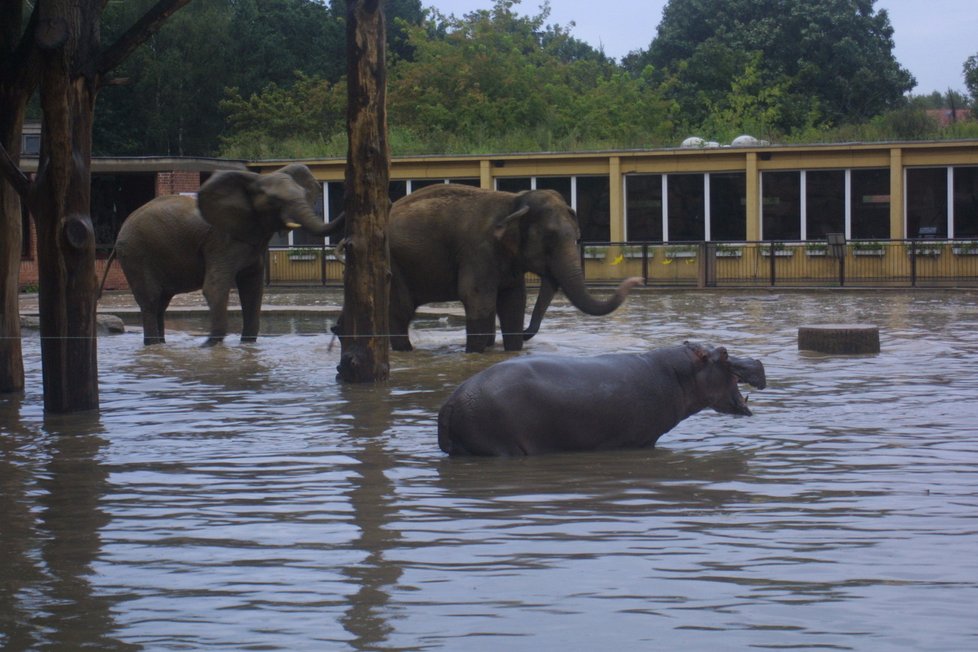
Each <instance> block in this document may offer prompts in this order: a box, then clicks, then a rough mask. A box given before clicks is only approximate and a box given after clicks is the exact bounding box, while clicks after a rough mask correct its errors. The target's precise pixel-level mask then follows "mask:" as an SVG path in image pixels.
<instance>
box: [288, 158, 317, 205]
mask: <svg viewBox="0 0 978 652" xmlns="http://www.w3.org/2000/svg"><path fill="white" fill-rule="evenodd" d="M278 172H280V173H282V174H285V175H288V176H289V177H291V178H292V180H293V181H295V182H296V183H297V184H299V185H300V186H302V189H303V190H305V191H306V201H308V202H309V205H310V206H316V205H317V204H318V203H319V202H321V201H322V198H323V188H322V186H321V185H320V183H319V182H318V181H316V177H314V176H313V175H312V171H311V170H309V168H307V167H306V166H305V165H303V164H302V163H291V164H289V165H286V166H285V167H284V168H282V169H280V170H278Z"/></svg>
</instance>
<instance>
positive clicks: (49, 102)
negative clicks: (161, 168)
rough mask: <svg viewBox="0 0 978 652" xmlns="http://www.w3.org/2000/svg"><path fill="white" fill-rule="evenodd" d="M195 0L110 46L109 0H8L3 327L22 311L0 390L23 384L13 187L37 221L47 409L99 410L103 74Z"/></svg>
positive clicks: (1, 80)
mask: <svg viewBox="0 0 978 652" xmlns="http://www.w3.org/2000/svg"><path fill="white" fill-rule="evenodd" d="M189 1H190V0H158V1H157V2H156V4H155V5H153V6H152V7H151V8H149V9H148V10H147V11H146V13H145V14H144V15H143V16H142V18H140V19H139V21H137V22H136V23H135V24H134V25H133V26H132V27H131V28H130V29H129V31H128V32H126V33H125V34H123V35H122V36H121V37H120V38H119V40H118V41H117V42H116V43H115V44H114V45H113V46H112V47H111V48H109V49H108V50H106V51H104V52H102V51H101V49H100V48H101V38H100V32H99V28H100V25H101V14H102V10H103V9H104V7H105V0H43V1H41V2H37V3H36V4H33V9H32V13H31V17H30V20H29V21H28V22H27V24H26V26H25V25H24V22H23V15H24V14H23V11H24V9H25V8H26V7H27V6H29V5H30V3H28V2H27V1H26V0H23V2H21V1H20V0H2V1H0V19H2V20H0V55H3V57H2V58H0V109H3V110H4V115H3V120H0V179H2V181H0V184H3V185H0V209H2V210H3V217H2V221H0V228H2V231H0V232H2V234H3V236H4V239H3V242H4V246H2V247H0V256H3V258H2V259H0V283H2V285H0V299H2V306H3V310H4V312H3V316H2V317H0V336H4V337H6V336H7V335H8V333H11V334H12V333H13V332H14V327H13V326H11V324H12V323H13V321H12V320H17V326H16V329H17V333H16V337H12V338H10V339H9V340H5V343H4V344H0V364H2V366H3V372H2V373H0V383H5V384H2V385H0V391H11V390H10V389H9V388H8V387H7V385H9V386H10V387H15V383H17V382H18V381H17V380H16V377H17V376H18V375H19V377H20V380H19V383H20V388H21V389H22V388H23V362H22V360H21V350H20V340H19V326H20V323H19V309H18V307H17V303H16V299H17V292H16V284H17V279H16V273H15V274H14V276H11V272H10V271H9V270H11V269H13V266H14V265H16V266H17V273H19V263H20V250H19V247H20V241H21V240H20V211H19V210H16V211H15V210H14V204H13V200H12V199H10V198H9V197H8V195H9V192H10V190H11V188H12V189H13V190H14V191H15V192H16V193H17V194H18V195H19V197H20V200H21V201H25V200H26V203H27V205H28V206H29V207H30V210H31V213H32V214H33V216H34V220H35V224H36V225H37V259H38V275H39V286H40V288H39V289H40V293H39V299H40V313H41V338H42V339H41V366H42V373H43V379H44V410H45V412H50V413H57V412H81V411H86V410H96V409H98V404H99V402H98V362H97V342H96V337H95V302H96V299H97V294H98V287H97V280H96V277H95V232H94V230H93V228H92V219H91V215H90V214H89V211H90V205H91V197H90V195H91V155H92V124H93V121H94V115H95V97H96V94H97V92H98V86H99V83H100V82H101V79H102V78H103V77H104V75H105V74H106V73H107V72H109V71H111V70H112V69H113V68H115V67H116V66H117V65H118V64H119V63H120V62H122V61H123V60H124V59H125V58H126V57H127V56H129V55H130V54H131V53H132V52H133V50H135V49H136V48H137V47H138V46H139V44H140V43H142V42H144V41H145V40H146V39H147V38H149V36H151V35H152V34H153V33H155V32H156V31H157V30H159V28H160V27H161V26H162V25H163V23H164V22H165V21H166V20H167V19H168V18H169V17H170V16H171V15H172V14H173V13H174V12H175V11H177V10H178V9H180V8H181V7H183V6H184V5H186V4H187V3H188V2H189ZM35 82H37V83H39V85H40V89H41V110H42V112H43V121H42V128H41V130H42V131H41V155H40V157H39V159H38V174H37V178H36V179H35V180H34V181H33V182H31V181H29V180H28V179H27V178H26V177H25V176H24V174H23V173H22V172H21V171H20V170H19V168H18V167H17V165H18V163H17V160H16V159H17V158H18V153H19V147H20V142H19V137H20V130H21V128H22V124H23V107H24V106H25V105H26V103H27V100H28V99H29V98H30V96H31V94H32V92H33V89H34V87H35ZM8 108H9V109H10V113H9V116H8V114H7V112H6V110H7V109H8ZM14 138H16V139H17V142H16V146H13V145H12V139H14ZM9 152H14V156H10V155H9ZM14 221H16V225H14ZM8 235H9V236H10V237H9V238H8V237H7V236H8ZM13 247H16V248H17V249H16V251H15V250H14V249H12V248H13ZM11 288H12V289H11ZM11 295H12V296H11ZM7 344H10V346H7Z"/></svg>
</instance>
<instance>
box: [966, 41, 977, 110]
mask: <svg viewBox="0 0 978 652" xmlns="http://www.w3.org/2000/svg"><path fill="white" fill-rule="evenodd" d="M964 85H965V88H967V89H968V94H969V95H971V109H972V111H978V54H973V55H971V56H970V57H968V58H967V59H966V60H965V62H964Z"/></svg>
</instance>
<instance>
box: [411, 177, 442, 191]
mask: <svg viewBox="0 0 978 652" xmlns="http://www.w3.org/2000/svg"><path fill="white" fill-rule="evenodd" d="M439 183H445V180H444V179H412V180H411V192H418V191H419V190H421V189H422V188H427V187H428V186H435V185H438V184H439Z"/></svg>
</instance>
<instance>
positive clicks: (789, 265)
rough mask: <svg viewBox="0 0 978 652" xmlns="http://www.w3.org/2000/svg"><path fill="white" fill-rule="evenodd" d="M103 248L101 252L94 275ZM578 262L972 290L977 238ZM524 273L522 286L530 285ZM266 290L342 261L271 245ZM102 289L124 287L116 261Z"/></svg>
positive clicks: (607, 255) (619, 269) (744, 279)
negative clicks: (525, 280)
mask: <svg viewBox="0 0 978 652" xmlns="http://www.w3.org/2000/svg"><path fill="white" fill-rule="evenodd" d="M109 250H110V248H109V249H106V251H104V252H103V251H100V252H99V255H98V256H97V259H96V273H97V274H98V275H99V278H101V276H102V274H103V271H104V269H105V264H106V257H107V255H108V251H109ZM580 252H581V263H582V265H583V267H584V271H585V278H586V279H587V280H588V282H590V283H594V284H600V283H616V282H618V281H621V280H622V279H625V278H628V277H631V276H639V277H641V278H642V279H643V280H644V281H645V284H646V285H647V286H650V287H701V288H711V287H715V288H724V287H727V288H751V287H911V288H926V287H934V288H947V287H965V288H972V287H974V288H978V240H932V239H913V240H850V241H847V242H845V243H842V244H836V245H830V244H828V243H827V242H825V241H821V242H816V241H807V242H767V241H765V242H683V243H662V242H617V243H616V242H585V243H582V244H581V247H580ZM32 279H36V261H35V260H30V259H25V260H23V261H22V262H21V285H22V286H24V287H25V288H29V287H31V286H32V285H35V284H36V281H34V280H32ZM537 280H538V279H536V278H535V277H534V276H533V275H532V274H528V275H527V281H528V284H530V285H534V284H535V283H536V282H537ZM265 282H266V284H267V285H269V286H302V285H341V284H342V283H343V263H342V261H340V260H339V259H338V258H337V257H336V255H335V253H334V249H333V247H332V246H330V245H322V246H302V247H270V248H269V249H268V252H267V254H266V260H265ZM106 287H107V289H123V288H126V287H127V284H126V281H125V277H124V276H123V275H122V270H121V267H120V266H119V264H118V262H116V263H114V264H113V265H112V269H111V273H110V274H109V277H108V279H107V283H106Z"/></svg>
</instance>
